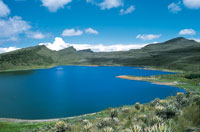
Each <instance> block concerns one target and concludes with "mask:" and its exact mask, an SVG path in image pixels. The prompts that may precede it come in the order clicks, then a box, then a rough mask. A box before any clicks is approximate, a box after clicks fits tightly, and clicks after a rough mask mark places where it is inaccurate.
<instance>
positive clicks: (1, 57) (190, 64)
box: [0, 37, 200, 71]
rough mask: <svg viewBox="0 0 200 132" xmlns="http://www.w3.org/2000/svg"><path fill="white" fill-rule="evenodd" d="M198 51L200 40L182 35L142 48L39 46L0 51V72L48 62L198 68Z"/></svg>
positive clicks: (39, 65)
mask: <svg viewBox="0 0 200 132" xmlns="http://www.w3.org/2000/svg"><path fill="white" fill-rule="evenodd" d="M199 53H200V43H198V42H196V41H193V40H188V39H185V38H182V37H179V38H174V39H171V40H168V41H166V42H163V43H158V44H149V45H147V46H145V47H143V48H141V49H134V50H129V51H115V52H93V51H92V50H91V49H86V50H81V51H77V50H76V49H75V48H74V47H68V48H65V49H63V50H60V51H53V50H50V49H48V48H47V47H46V46H44V45H38V46H34V47H28V48H23V49H19V50H16V51H12V52H8V53H3V54H0V71H4V70H18V69H23V68H26V69H34V67H48V66H50V65H122V66H151V67H164V68H168V69H177V70H182V69H190V70H191V69H192V68H193V70H195V69H196V70H199V69H200V68H199V66H200V59H199V58H200V54H199Z"/></svg>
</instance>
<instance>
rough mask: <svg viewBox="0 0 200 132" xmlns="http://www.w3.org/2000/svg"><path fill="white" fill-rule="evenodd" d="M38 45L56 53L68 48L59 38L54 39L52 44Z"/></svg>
mask: <svg viewBox="0 0 200 132" xmlns="http://www.w3.org/2000/svg"><path fill="white" fill-rule="evenodd" d="M39 45H45V46H46V47H47V48H49V49H51V50H56V51H58V50H61V49H64V48H67V47H69V45H68V44H66V43H65V42H64V41H63V39H62V38H59V37H56V38H55V40H54V42H53V43H40V44H39Z"/></svg>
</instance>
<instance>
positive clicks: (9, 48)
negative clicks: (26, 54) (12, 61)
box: [0, 47, 20, 54]
mask: <svg viewBox="0 0 200 132" xmlns="http://www.w3.org/2000/svg"><path fill="white" fill-rule="evenodd" d="M18 49H20V48H16V47H8V48H0V54H1V53H5V52H10V51H14V50H18Z"/></svg>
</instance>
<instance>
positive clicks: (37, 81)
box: [0, 66, 184, 119]
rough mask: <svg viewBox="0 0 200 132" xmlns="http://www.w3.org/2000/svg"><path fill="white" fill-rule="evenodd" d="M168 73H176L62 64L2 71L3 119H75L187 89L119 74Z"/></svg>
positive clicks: (0, 108) (0, 106)
mask: <svg viewBox="0 0 200 132" xmlns="http://www.w3.org/2000/svg"><path fill="white" fill-rule="evenodd" d="M163 74H172V73H170V72H163V71H156V70H143V69H137V68H134V67H119V66H113V67H106V66H99V67H90V66H57V67H54V68H51V69H40V70H31V71H18V72H9V73H0V118H19V119H53V118H62V117H70V116H77V115H82V114H87V113H94V112H98V111H101V110H104V109H106V108H109V107H119V106H123V105H133V104H135V103H136V102H140V103H146V102H150V101H151V100H153V99H155V98H161V99H163V98H166V97H167V96H170V95H175V94H176V93H177V92H184V90H183V89H180V88H176V87H171V86H165V85H156V84H151V83H149V82H144V81H133V80H126V79H120V78H116V76H119V75H136V76H150V75H163Z"/></svg>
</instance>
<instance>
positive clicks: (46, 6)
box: [0, 0, 200, 48]
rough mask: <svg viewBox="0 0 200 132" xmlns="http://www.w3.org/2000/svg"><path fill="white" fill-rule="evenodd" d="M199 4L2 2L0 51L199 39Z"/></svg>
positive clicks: (198, 0)
mask: <svg viewBox="0 0 200 132" xmlns="http://www.w3.org/2000/svg"><path fill="white" fill-rule="evenodd" d="M199 18H200V0H59V2H58V1H57V0H0V48H8V47H18V48H23V47H29V46H34V45H38V44H39V43H53V42H54V39H55V37H59V38H62V40H63V41H65V42H66V43H69V44H89V45H97V44H103V45H115V44H141V45H142V44H147V43H153V42H162V41H165V40H168V39H171V38H174V37H180V36H183V37H186V38H193V39H197V40H198V39H199V38H200V27H199V26H200V25H199V23H200V19H199Z"/></svg>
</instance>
